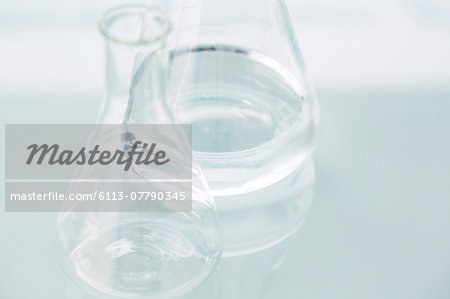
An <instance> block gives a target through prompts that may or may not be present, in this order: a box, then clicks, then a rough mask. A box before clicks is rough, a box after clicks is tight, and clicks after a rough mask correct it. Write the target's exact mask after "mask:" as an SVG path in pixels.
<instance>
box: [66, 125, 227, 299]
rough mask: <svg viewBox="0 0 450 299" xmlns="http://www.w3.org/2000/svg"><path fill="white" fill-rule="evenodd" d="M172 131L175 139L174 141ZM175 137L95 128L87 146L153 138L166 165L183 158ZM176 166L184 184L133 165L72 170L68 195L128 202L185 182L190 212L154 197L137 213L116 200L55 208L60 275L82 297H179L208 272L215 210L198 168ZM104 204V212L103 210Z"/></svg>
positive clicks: (135, 128) (216, 244)
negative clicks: (168, 157) (184, 178)
mask: <svg viewBox="0 0 450 299" xmlns="http://www.w3.org/2000/svg"><path fill="white" fill-rule="evenodd" d="M167 132H171V134H167ZM178 133H179V134H181V135H180V136H178V137H177V138H176V140H174V138H173V137H174V134H178ZM182 134H184V133H183V131H176V130H175V131H174V130H171V129H170V128H169V129H168V128H165V127H157V128H156V127H155V128H153V129H148V126H139V125H122V126H121V125H102V126H101V127H100V128H99V129H96V131H95V132H94V134H93V136H91V138H90V142H89V144H99V145H100V147H101V148H108V149H117V148H121V147H123V148H124V149H127V148H129V144H130V143H134V141H135V140H143V141H144V140H155V138H156V139H157V140H159V144H161V145H163V147H165V148H167V149H168V152H171V153H172V154H171V157H172V159H173V160H174V159H175V158H177V157H178V156H179V155H180V154H181V153H183V151H182V150H181V147H183V146H185V144H184V143H183V142H184V141H183V140H185V139H186V138H187V136H183V135H182ZM157 136H159V137H157ZM189 137H190V136H189ZM89 148H92V147H91V146H89ZM143 150H145V149H143ZM177 161H178V162H177V166H176V167H175V168H174V170H173V171H183V172H185V173H188V174H189V176H190V174H192V180H189V182H186V183H183V182H181V183H180V182H178V181H177V180H168V181H167V182H166V183H161V182H160V180H152V179H151V177H149V173H150V170H149V169H148V168H149V166H144V165H137V164H133V165H132V166H131V169H130V170H131V171H129V172H123V171H122V170H120V169H116V168H114V169H110V168H108V169H105V168H102V167H94V168H93V167H89V166H86V167H80V168H79V169H78V171H77V172H76V174H75V177H74V181H73V183H72V187H71V188H70V190H69V194H94V193H95V194H98V196H100V195H101V194H103V195H102V196H104V198H108V197H111V198H113V197H114V198H117V196H122V198H129V197H131V198H132V197H133V194H135V196H137V195H136V194H144V192H147V193H148V192H150V191H152V192H156V193H158V194H159V193H162V194H166V192H167V191H172V192H174V191H175V192H176V191H177V190H181V187H180V184H192V208H191V209H192V210H191V211H188V210H185V209H184V208H181V209H179V207H180V206H179V205H178V204H175V203H172V202H169V201H167V198H166V199H165V200H161V199H159V197H158V200H156V199H155V201H152V200H150V199H149V201H148V202H149V203H147V201H146V200H145V201H142V202H140V203H137V204H142V205H146V204H151V205H154V207H155V209H156V210H155V211H154V212H148V211H147V210H146V212H141V211H142V210H143V209H141V207H142V206H138V207H137V211H136V210H133V211H134V212H132V211H130V210H129V206H126V205H125V204H124V203H123V202H121V201H116V202H114V203H108V202H105V201H102V200H101V199H100V201H97V205H94V204H95V203H94V202H92V203H91V202H87V203H86V202H84V201H82V202H75V203H72V202H69V203H68V204H67V205H66V206H64V207H63V211H62V212H61V213H59V214H58V217H57V230H58V236H59V239H60V242H61V245H62V253H63V258H64V260H65V270H66V273H67V274H68V276H69V277H70V278H71V279H72V280H73V281H74V282H75V283H77V284H78V285H79V286H80V287H81V288H83V289H84V290H85V291H86V292H87V293H89V294H92V295H93V296H95V297H96V298H145V299H153V298H164V299H165V298H180V297H181V296H183V295H185V294H187V293H189V292H191V291H192V290H193V289H195V288H197V286H198V285H199V284H201V283H202V282H203V281H204V280H205V279H206V278H207V277H208V276H209V275H210V273H212V271H213V270H214V269H215V267H216V264H217V262H218V260H219V258H220V254H221V250H222V244H221V239H220V233H219V228H218V223H217V216H216V212H215V205H214V203H213V201H212V198H211V196H210V194H209V191H208V187H207V185H206V183H205V181H204V179H203V177H202V174H201V172H200V171H199V168H198V167H196V166H195V164H194V165H192V163H190V162H189V161H187V160H186V161H184V160H182V159H177ZM153 171H154V170H153ZM164 171H165V172H164V173H163V174H162V175H163V176H162V177H164V176H169V177H170V172H167V169H166V170H164ZM153 173H155V172H153ZM159 175H161V173H159ZM93 178H95V179H93ZM183 186H186V185H183ZM169 188H170V189H169ZM120 192H121V193H120ZM112 194H114V195H112ZM120 194H122V195H120ZM131 200H133V199H131ZM107 204H108V205H109V204H111V205H112V206H108V207H109V208H108V210H105V209H104V207H105V205H107ZM93 205H94V206H93Z"/></svg>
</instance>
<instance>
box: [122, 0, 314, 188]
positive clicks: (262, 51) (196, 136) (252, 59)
mask: <svg viewBox="0 0 450 299" xmlns="http://www.w3.org/2000/svg"><path fill="white" fill-rule="evenodd" d="M162 2H164V4H161V6H164V9H165V12H166V13H167V14H168V15H170V18H171V21H172V23H173V27H174V34H173V35H172V36H171V37H170V38H169V40H168V47H169V49H170V51H169V66H168V67H169V74H168V76H169V77H168V84H167V88H166V96H165V97H163V98H160V99H164V101H165V102H160V103H158V98H149V97H135V98H134V99H131V100H132V101H134V102H131V101H130V103H132V105H133V111H131V113H132V115H131V117H136V118H139V119H140V121H142V122H157V123H158V122H169V123H170V122H174V123H191V124H192V128H193V150H194V157H195V158H196V159H197V161H198V162H199V164H200V166H201V168H202V170H203V172H204V174H205V177H206V179H207V181H208V184H209V187H210V188H211V190H212V192H213V195H218V196H229V195H235V194H245V193H248V192H252V191H255V190H258V189H261V188H264V187H267V186H269V185H271V184H273V183H275V182H277V181H280V180H282V179H283V178H285V177H286V176H288V175H289V174H290V173H291V172H293V171H294V170H295V169H296V168H297V167H298V166H299V165H301V164H302V163H303V162H304V161H305V160H306V158H307V157H308V155H309V153H310V152H311V149H312V145H313V140H314V135H315V131H316V125H317V104H316V99H315V96H314V93H313V91H312V88H311V85H310V84H309V82H308V80H307V77H306V75H305V67H304V63H303V59H302V56H301V53H300V51H299V48H298V46H297V41H296V39H295V37H294V33H293V30H292V26H291V24H290V20H289V17H288V14H287V12H286V8H285V5H284V3H283V1H282V0H248V1H241V0H185V1H161V3H162ZM141 67H142V68H145V67H146V66H145V63H144V64H143V65H142V66H141ZM149 67H152V66H149ZM134 90H135V88H134ZM157 106H160V107H166V108H165V109H166V110H167V111H169V115H170V118H166V116H167V114H163V113H160V112H159V111H160V109H153V107H157ZM129 112H130V110H129Z"/></svg>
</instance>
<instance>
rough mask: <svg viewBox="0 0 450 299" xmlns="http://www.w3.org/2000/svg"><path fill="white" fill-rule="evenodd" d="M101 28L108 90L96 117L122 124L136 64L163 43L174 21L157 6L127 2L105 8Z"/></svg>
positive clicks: (100, 120)
mask: <svg viewBox="0 0 450 299" xmlns="http://www.w3.org/2000/svg"><path fill="white" fill-rule="evenodd" d="M99 30H100V32H101V33H102V35H103V38H104V44H105V94H104V97H103V103H102V107H101V109H100V112H99V115H98V119H97V121H98V122H99V123H110V124H120V123H122V122H123V118H124V113H125V110H126V107H127V104H128V90H129V88H130V84H131V78H132V75H133V72H134V69H135V67H136V66H137V65H139V63H140V59H142V58H143V57H145V56H146V55H147V54H149V53H151V52H153V51H154V50H155V49H158V48H161V47H164V43H165V40H166V38H167V36H168V35H169V33H170V31H171V25H170V22H169V20H168V18H167V17H166V16H165V14H164V13H163V12H161V11H160V10H159V9H157V8H155V7H152V6H148V5H145V4H124V5H119V6H115V7H113V8H111V9H109V10H108V11H106V12H105V14H104V15H103V17H102V18H101V20H100V23H99Z"/></svg>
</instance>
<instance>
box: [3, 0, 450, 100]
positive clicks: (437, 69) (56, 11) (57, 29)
mask: <svg viewBox="0 0 450 299" xmlns="http://www.w3.org/2000/svg"><path fill="white" fill-rule="evenodd" d="M120 2H121V1H111V0H108V1H106V0H95V1H86V0H65V1H56V0H41V1H29V0H15V1H8V0H5V1H2V2H0V36H1V37H2V38H1V39H0V49H1V50H0V51H1V55H0V65H1V71H0V81H1V82H2V86H1V89H0V95H2V94H3V95H6V94H14V95H16V96H18V93H24V94H25V95H26V94H30V93H31V94H36V93H43V94H48V93H52V94H55V93H56V94H58V93H60V92H66V91H67V92H76V93H87V94H95V95H98V94H99V93H100V92H101V87H102V85H101V83H102V76H103V73H102V57H103V56H102V55H103V48H102V40H101V37H100V35H99V34H98V32H97V29H96V26H97V21H98V19H99V17H100V15H101V13H102V11H103V10H104V9H105V8H107V7H109V6H111V5H113V4H115V3H120ZM286 2H287V5H288V8H289V12H290V14H291V18H292V20H293V23H294V27H295V29H296V32H297V36H298V39H299V42H300V46H301V49H302V51H303V54H304V56H305V60H306V63H307V67H308V70H309V73H310V75H311V76H312V78H313V80H314V82H315V85H316V87H317V88H318V89H326V90H334V89H339V90H342V89H349V88H350V89H361V88H371V89H376V88H410V87H412V86H413V87H415V88H418V87H427V88H428V87H432V88H444V87H447V86H448V85H449V83H450V59H449V53H450V2H449V1H447V0H379V1H357V0H341V1H323V0H319V1H305V0H301V1H298V0H287V1H286ZM24 86H27V88H23V87H24Z"/></svg>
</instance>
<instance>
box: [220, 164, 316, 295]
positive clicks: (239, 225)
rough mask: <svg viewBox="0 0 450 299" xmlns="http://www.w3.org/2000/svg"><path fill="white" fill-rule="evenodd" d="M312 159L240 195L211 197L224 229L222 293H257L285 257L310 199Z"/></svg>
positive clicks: (263, 287)
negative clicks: (269, 182)
mask: <svg viewBox="0 0 450 299" xmlns="http://www.w3.org/2000/svg"><path fill="white" fill-rule="evenodd" d="M314 181H315V171H314V165H313V163H312V162H311V160H308V161H306V163H305V164H304V165H303V166H301V167H299V168H297V169H296V170H295V171H294V172H293V173H291V174H290V175H289V176H288V177H286V178H285V179H283V180H281V181H279V182H278V183H275V184H273V185H271V186H269V187H266V188H264V189H261V190H258V191H254V192H250V193H248V194H244V195H236V196H227V197H216V198H215V199H216V203H217V208H218V214H219V221H220V224H221V225H222V227H223V232H224V252H223V257H222V259H221V261H220V263H219V265H220V269H221V270H222V274H223V288H224V295H223V298H222V299H260V298H264V290H265V288H267V286H268V284H269V283H270V279H271V278H272V275H274V272H275V270H277V269H278V267H280V265H281V264H282V263H283V261H284V257H285V254H286V251H287V250H288V248H289V245H290V243H291V240H292V239H293V238H294V236H295V233H296V232H297V231H298V229H299V228H300V226H301V225H302V223H303V222H304V220H305V218H306V216H307V213H308V211H309V208H310V206H311V203H312V200H313V193H314Z"/></svg>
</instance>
